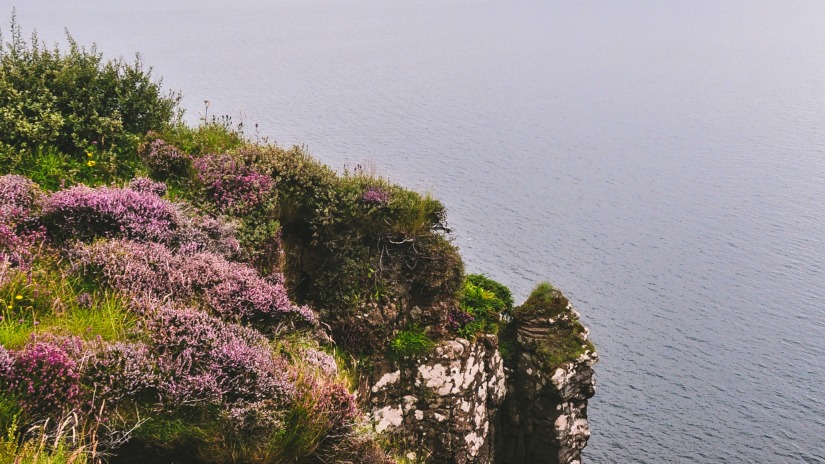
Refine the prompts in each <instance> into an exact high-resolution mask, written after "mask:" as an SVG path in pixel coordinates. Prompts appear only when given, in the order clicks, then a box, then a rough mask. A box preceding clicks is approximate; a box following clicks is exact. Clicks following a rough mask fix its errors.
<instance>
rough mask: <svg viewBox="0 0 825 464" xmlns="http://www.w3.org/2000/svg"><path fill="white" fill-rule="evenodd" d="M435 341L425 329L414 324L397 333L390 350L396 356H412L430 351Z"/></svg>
mask: <svg viewBox="0 0 825 464" xmlns="http://www.w3.org/2000/svg"><path fill="white" fill-rule="evenodd" d="M433 346H435V343H434V342H433V341H432V340H431V339H430V337H428V336H427V334H426V333H425V332H424V329H422V328H421V327H419V326H417V325H413V326H411V327H409V328H408V329H406V330H402V331H400V332H398V333H397V334H396V335H395V338H393V339H392V341H391V342H390V351H391V352H392V353H393V354H395V355H396V356H400V357H403V358H405V357H410V356H415V355H419V354H423V353H426V352H427V351H429V350H430V349H431V348H432V347H433Z"/></svg>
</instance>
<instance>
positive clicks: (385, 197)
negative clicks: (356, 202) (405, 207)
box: [361, 187, 390, 206]
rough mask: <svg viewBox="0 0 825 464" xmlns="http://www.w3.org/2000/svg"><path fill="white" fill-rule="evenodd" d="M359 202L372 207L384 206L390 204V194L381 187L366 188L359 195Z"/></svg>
mask: <svg viewBox="0 0 825 464" xmlns="http://www.w3.org/2000/svg"><path fill="white" fill-rule="evenodd" d="M361 201H363V202H364V203H368V204H372V205H380V206H384V205H386V204H387V203H389V202H390V194H389V193H388V192H387V191H386V190H384V189H382V188H381V187H367V188H366V189H364V193H362V194H361Z"/></svg>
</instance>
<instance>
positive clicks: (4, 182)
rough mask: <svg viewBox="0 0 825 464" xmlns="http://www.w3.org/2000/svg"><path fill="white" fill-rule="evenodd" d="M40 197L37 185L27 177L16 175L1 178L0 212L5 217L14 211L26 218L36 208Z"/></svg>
mask: <svg viewBox="0 0 825 464" xmlns="http://www.w3.org/2000/svg"><path fill="white" fill-rule="evenodd" d="M39 196H40V189H38V188H37V184H35V183H34V182H32V181H31V180H29V179H28V178H27V177H23V176H18V175H16V174H8V175H5V176H0V211H3V215H4V216H5V215H7V214H11V212H12V211H14V212H15V215H18V216H19V217H25V216H27V215H28V214H29V213H31V211H32V210H33V209H34V208H35V206H36V204H37V200H38V198H39Z"/></svg>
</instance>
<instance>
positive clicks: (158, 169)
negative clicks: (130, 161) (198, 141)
mask: <svg viewBox="0 0 825 464" xmlns="http://www.w3.org/2000/svg"><path fill="white" fill-rule="evenodd" d="M139 154H140V156H141V158H142V159H143V161H144V162H145V163H146V165H147V166H149V171H151V173H152V174H153V175H154V176H155V177H158V178H160V179H168V178H170V177H173V176H177V177H186V176H187V175H188V173H189V172H190V169H191V168H192V157H191V156H190V155H189V154H188V153H184V152H182V151H181V150H179V149H178V148H177V147H175V146H173V145H169V144H168V143H166V142H164V141H163V140H161V139H155V140H153V141H151V142H148V143H146V144H144V145H143V146H142V147H141V148H140V150H139Z"/></svg>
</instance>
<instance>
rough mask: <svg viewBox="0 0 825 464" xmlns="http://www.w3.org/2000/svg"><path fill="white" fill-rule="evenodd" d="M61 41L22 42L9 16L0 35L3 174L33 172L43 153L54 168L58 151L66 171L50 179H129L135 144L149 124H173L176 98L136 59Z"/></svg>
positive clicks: (156, 126) (152, 126) (157, 126)
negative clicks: (7, 30)
mask: <svg viewBox="0 0 825 464" xmlns="http://www.w3.org/2000/svg"><path fill="white" fill-rule="evenodd" d="M67 40H68V42H69V50H68V51H67V52H63V51H61V50H60V49H59V48H58V47H57V46H55V47H54V48H47V47H45V46H44V45H42V44H41V43H40V42H39V39H38V37H37V35H36V34H33V35H32V37H31V41H30V42H27V41H26V40H24V39H23V38H22V33H21V29H20V26H18V25H17V24H16V22H15V19H14V17H13V18H12V23H11V34H10V40H9V41H7V42H6V41H5V40H4V38H3V37H2V36H0V161H2V162H3V172H20V171H21V170H23V169H28V170H32V169H33V166H36V165H38V164H39V162H41V161H44V160H46V161H48V158H43V156H41V155H42V154H43V153H45V154H47V155H48V156H51V157H52V165H53V166H54V165H55V162H54V161H55V160H54V158H55V153H54V152H55V151H56V152H59V153H60V154H61V156H59V157H58V158H60V160H59V163H58V164H59V165H60V169H61V170H63V171H65V172H64V175H63V176H62V178H60V179H56V176H54V175H51V176H50V177H49V179H51V180H54V179H56V180H57V181H58V182H59V181H60V180H61V179H62V180H66V181H70V182H87V183H88V182H89V181H94V182H108V181H112V180H122V179H126V178H129V177H131V176H132V175H133V174H134V171H135V169H136V166H137V163H138V160H137V157H136V155H135V147H136V145H137V142H138V141H139V140H140V138H141V137H142V136H143V135H144V134H145V133H146V132H147V131H149V130H150V129H160V128H163V127H165V126H167V125H169V124H170V123H171V121H172V120H173V118H174V117H175V115H176V107H177V103H178V101H179V96H178V95H176V94H173V93H168V94H163V93H162V91H161V86H160V85H161V84H160V82H159V81H158V82H155V81H154V80H153V79H152V76H151V70H145V69H144V67H143V64H142V63H141V60H140V57H139V56H138V57H136V59H135V61H134V62H133V63H127V62H125V61H124V60H123V59H116V60H109V61H105V60H104V59H103V55H102V54H101V53H99V52H98V51H97V49H96V48H95V47H94V46H92V47H91V48H90V49H86V48H84V47H81V46H79V45H78V44H77V42H75V41H74V39H72V37H71V36H68V37H67ZM27 158H34V160H31V159H27ZM87 168H95V169H87ZM72 170H75V171H76V172H70V171H72ZM52 174H54V173H52ZM38 180H39V181H41V182H42V181H43V179H38ZM43 183H44V184H46V185H48V184H50V183H52V182H43Z"/></svg>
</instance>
